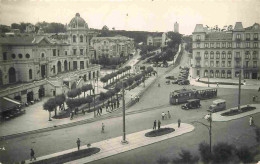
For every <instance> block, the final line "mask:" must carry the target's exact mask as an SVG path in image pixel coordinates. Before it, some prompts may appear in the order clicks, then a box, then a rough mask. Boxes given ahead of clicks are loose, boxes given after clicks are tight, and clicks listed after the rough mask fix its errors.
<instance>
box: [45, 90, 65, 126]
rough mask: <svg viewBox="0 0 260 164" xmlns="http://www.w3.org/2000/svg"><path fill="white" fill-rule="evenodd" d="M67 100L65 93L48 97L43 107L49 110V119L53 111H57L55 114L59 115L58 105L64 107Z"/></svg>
mask: <svg viewBox="0 0 260 164" xmlns="http://www.w3.org/2000/svg"><path fill="white" fill-rule="evenodd" d="M65 101H66V96H65V95H64V94H61V95H57V96H55V97H54V98H50V99H48V100H47V101H46V102H45V103H44V104H43V109H44V110H47V111H48V112H49V121H51V112H52V111H55V116H56V115H57V107H59V108H60V109H62V107H63V108H64V102H65Z"/></svg>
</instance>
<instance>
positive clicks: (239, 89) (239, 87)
mask: <svg viewBox="0 0 260 164" xmlns="http://www.w3.org/2000/svg"><path fill="white" fill-rule="evenodd" d="M240 98H241V68H240V69H239V84H238V110H240Z"/></svg>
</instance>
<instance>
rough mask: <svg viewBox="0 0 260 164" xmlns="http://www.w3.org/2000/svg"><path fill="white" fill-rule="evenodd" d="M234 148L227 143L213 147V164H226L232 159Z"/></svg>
mask: <svg viewBox="0 0 260 164" xmlns="http://www.w3.org/2000/svg"><path fill="white" fill-rule="evenodd" d="M234 150H235V147H234V146H233V145H230V144H228V143H222V142H220V143H218V144H217V145H214V146H213V154H214V156H213V162H214V163H228V162H230V161H232V160H233V159H234Z"/></svg>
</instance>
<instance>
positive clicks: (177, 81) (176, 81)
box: [172, 79, 183, 84]
mask: <svg viewBox="0 0 260 164" xmlns="http://www.w3.org/2000/svg"><path fill="white" fill-rule="evenodd" d="M182 80H183V79H177V80H174V81H173V82H172V84H178V83H179V82H180V81H182Z"/></svg>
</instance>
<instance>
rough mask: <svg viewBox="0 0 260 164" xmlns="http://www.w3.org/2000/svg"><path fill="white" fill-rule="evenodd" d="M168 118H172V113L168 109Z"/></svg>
mask: <svg viewBox="0 0 260 164" xmlns="http://www.w3.org/2000/svg"><path fill="white" fill-rule="evenodd" d="M168 118H169V119H170V118H171V114H170V112H169V111H168Z"/></svg>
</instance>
